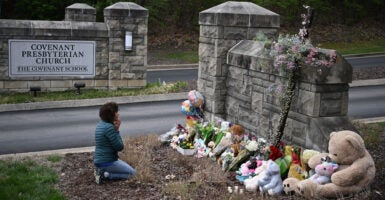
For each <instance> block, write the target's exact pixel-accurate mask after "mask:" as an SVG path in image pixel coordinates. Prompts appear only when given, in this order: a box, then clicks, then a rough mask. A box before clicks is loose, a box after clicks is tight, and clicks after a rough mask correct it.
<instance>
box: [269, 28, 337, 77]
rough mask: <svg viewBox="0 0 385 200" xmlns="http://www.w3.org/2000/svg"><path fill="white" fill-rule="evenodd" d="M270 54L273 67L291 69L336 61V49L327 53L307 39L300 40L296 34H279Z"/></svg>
mask: <svg viewBox="0 0 385 200" xmlns="http://www.w3.org/2000/svg"><path fill="white" fill-rule="evenodd" d="M270 55H271V56H272V57H273V59H274V67H276V68H278V67H281V68H284V69H287V70H293V69H296V68H298V67H301V66H305V65H306V66H312V67H321V66H325V67H331V66H332V65H334V63H335V62H336V58H337V54H336V51H334V50H332V51H330V53H329V54H325V53H323V52H321V51H320V49H319V48H316V47H313V45H312V44H311V43H310V41H309V40H305V41H302V40H301V39H300V37H299V36H298V35H285V36H282V35H280V36H279V38H278V41H277V42H273V44H272V48H271V51H270Z"/></svg>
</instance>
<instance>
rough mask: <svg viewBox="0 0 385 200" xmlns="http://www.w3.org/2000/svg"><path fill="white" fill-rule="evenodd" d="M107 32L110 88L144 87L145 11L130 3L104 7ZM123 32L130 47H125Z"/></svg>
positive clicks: (146, 18) (145, 66)
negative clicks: (128, 37)
mask: <svg viewBox="0 0 385 200" xmlns="http://www.w3.org/2000/svg"><path fill="white" fill-rule="evenodd" d="M104 22H105V23H106V25H107V29H108V35H109V45H108V51H109V55H108V57H109V59H108V60H109V61H108V70H109V84H108V85H109V88H110V89H116V88H138V87H144V86H146V83H147V82H146V71H147V30H148V28H147V23H148V10H147V9H145V8H143V7H141V6H139V5H137V4H135V3H131V2H118V3H115V4H113V5H111V6H109V7H107V8H105V9H104ZM126 33H131V35H132V48H131V49H130V50H126V49H125V38H126V37H125V36H126Z"/></svg>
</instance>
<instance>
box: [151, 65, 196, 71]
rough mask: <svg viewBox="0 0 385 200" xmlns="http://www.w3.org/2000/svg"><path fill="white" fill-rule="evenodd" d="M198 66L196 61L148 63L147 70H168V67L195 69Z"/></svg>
mask: <svg viewBox="0 0 385 200" xmlns="http://www.w3.org/2000/svg"><path fill="white" fill-rule="evenodd" d="M198 66H199V64H198V63H191V64H172V65H171V64H170V65H148V66H147V70H148V71H158V70H170V69H197V68H198Z"/></svg>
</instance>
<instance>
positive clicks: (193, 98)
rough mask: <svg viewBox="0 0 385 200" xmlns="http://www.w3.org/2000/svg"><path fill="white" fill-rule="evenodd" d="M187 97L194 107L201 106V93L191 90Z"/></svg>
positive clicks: (202, 100) (202, 99)
mask: <svg viewBox="0 0 385 200" xmlns="http://www.w3.org/2000/svg"><path fill="white" fill-rule="evenodd" d="M187 99H188V100H189V101H190V103H191V105H192V106H194V107H196V108H200V107H202V105H203V102H204V98H203V96H202V94H201V93H199V92H198V91H196V90H191V91H190V92H189V93H188V95H187Z"/></svg>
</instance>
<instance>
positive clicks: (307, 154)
mask: <svg viewBox="0 0 385 200" xmlns="http://www.w3.org/2000/svg"><path fill="white" fill-rule="evenodd" d="M318 154H320V152H319V151H316V150H313V149H305V150H303V151H302V152H301V156H300V157H301V159H300V160H301V166H302V170H303V172H304V174H303V176H304V179H307V178H309V177H310V176H312V175H313V174H314V173H315V172H314V167H315V166H316V165H317V164H318V163H316V164H314V165H312V166H313V168H310V167H309V159H310V158H311V157H313V156H315V155H318ZM322 156H327V154H325V153H324V154H322Z"/></svg>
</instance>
